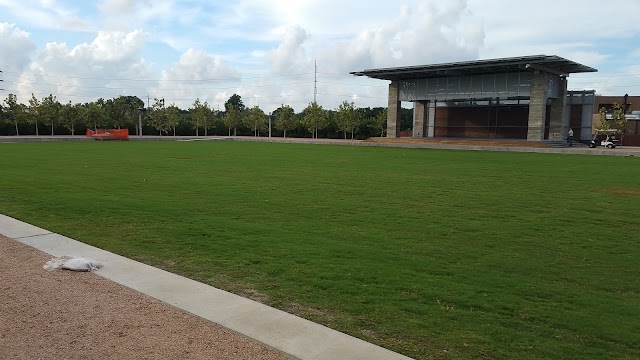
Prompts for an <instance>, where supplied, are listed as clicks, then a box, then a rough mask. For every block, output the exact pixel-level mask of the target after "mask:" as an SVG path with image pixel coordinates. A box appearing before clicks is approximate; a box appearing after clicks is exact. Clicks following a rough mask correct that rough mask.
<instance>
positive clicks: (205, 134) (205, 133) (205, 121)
mask: <svg viewBox="0 0 640 360" xmlns="http://www.w3.org/2000/svg"><path fill="white" fill-rule="evenodd" d="M204 136H207V119H204Z"/></svg>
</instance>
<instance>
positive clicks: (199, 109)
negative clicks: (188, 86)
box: [189, 98, 212, 136]
mask: <svg viewBox="0 0 640 360" xmlns="http://www.w3.org/2000/svg"><path fill="white" fill-rule="evenodd" d="M189 113H190V114H191V121H193V123H194V125H195V127H196V136H199V134H198V129H199V127H200V126H199V125H200V124H202V125H203V126H204V136H207V127H208V126H207V118H208V117H210V116H211V114H212V112H211V108H210V107H209V103H207V102H206V101H205V102H204V104H203V103H201V102H200V99H199V98H198V99H196V101H194V102H193V106H192V107H191V108H190V109H189Z"/></svg>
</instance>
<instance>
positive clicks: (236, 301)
mask: <svg viewBox="0 0 640 360" xmlns="http://www.w3.org/2000/svg"><path fill="white" fill-rule="evenodd" d="M0 234H2V235H4V236H6V237H8V238H11V239H14V240H16V241H19V242H21V243H23V244H26V245H29V246H32V247H34V248H36V249H38V250H41V251H43V252H45V253H47V254H50V255H52V256H63V255H70V256H82V257H86V258H90V259H94V260H98V261H100V262H102V263H103V264H104V267H103V268H101V269H100V270H97V271H96V272H95V273H96V274H98V275H100V276H102V277H104V278H107V279H109V280H112V281H114V282H116V283H118V284H121V285H124V286H126V287H129V288H131V289H134V290H137V291H140V292H142V293H144V294H147V295H149V296H151V297H153V298H156V299H158V300H160V301H163V302H165V303H168V304H170V305H173V306H175V307H177V308H179V309H182V310H185V311H187V312H189V313H192V314H194V315H197V316H200V317H202V318H204V319H207V320H209V321H212V322H214V323H217V324H220V325H222V326H224V327H226V328H228V329H231V330H233V331H235V332H238V333H240V334H242V335H245V336H247V337H250V338H252V339H255V340H256V341H258V342H260V343H263V344H264V345H266V346H269V347H271V348H274V349H277V350H279V351H282V352H283V353H285V354H288V355H291V356H294V357H296V358H299V359H305V360H306V359H313V360H329V359H362V360H365V359H366V360H378V359H380V360H382V359H389V360H393V359H410V358H408V357H406V356H404V355H400V354H398V353H395V352H392V351H389V350H387V349H384V348H382V347H379V346H377V345H373V344H370V343H368V342H365V341H363V340H360V339H358V338H355V337H353V336H350V335H347V334H343V333H341V332H338V331H335V330H332V329H330V328H328V327H326V326H322V325H319V324H316V323H313V322H311V321H308V320H305V319H303V318H300V317H297V316H294V315H291V314H289V313H286V312H283V311H280V310H278V309H275V308H272V307H269V306H266V305H264V304H261V303H259V302H256V301H253V300H250V299H247V298H243V297H241V296H238V295H235V294H231V293H229V292H226V291H224V290H220V289H217V288H214V287H211V286H209V285H205V284H202V283H199V282H197V281H194V280H191V279H187V278H185V277H182V276H178V275H176V274H173V273H170V272H167V271H164V270H161V269H158V268H155V267H152V266H149V265H145V264H143V263H140V262H137V261H134V260H131V259H128V258H125V257H123V256H120V255H116V254H114V253H111V252H108V251H105V250H102V249H98V248H96V247H93V246H91V245H87V244H84V243H81V242H79V241H76V240H74V239H71V238H68V237H65V236H62V235H59V234H56V233H52V232H50V231H48V230H45V229H41V228H38V227H36V226H33V225H31V224H28V223H25V222H22V221H20V220H16V219H14V218H11V217H8V216H6V215H2V214H0ZM43 265H44V264H43Z"/></svg>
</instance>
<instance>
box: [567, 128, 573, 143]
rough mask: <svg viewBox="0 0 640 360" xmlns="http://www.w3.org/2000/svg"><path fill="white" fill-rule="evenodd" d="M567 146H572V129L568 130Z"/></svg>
mask: <svg viewBox="0 0 640 360" xmlns="http://www.w3.org/2000/svg"><path fill="white" fill-rule="evenodd" d="M567 142H568V143H569V146H573V129H571V128H569V136H567Z"/></svg>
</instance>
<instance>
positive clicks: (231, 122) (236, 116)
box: [224, 104, 242, 136]
mask: <svg viewBox="0 0 640 360" xmlns="http://www.w3.org/2000/svg"><path fill="white" fill-rule="evenodd" d="M225 106H226V104H225ZM241 120H242V116H241V113H240V111H238V109H236V107H235V106H234V105H229V107H228V108H227V113H226V114H225V115H224V125H225V126H226V127H227V129H229V136H231V129H233V136H236V128H237V127H238V124H240V122H241Z"/></svg>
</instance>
